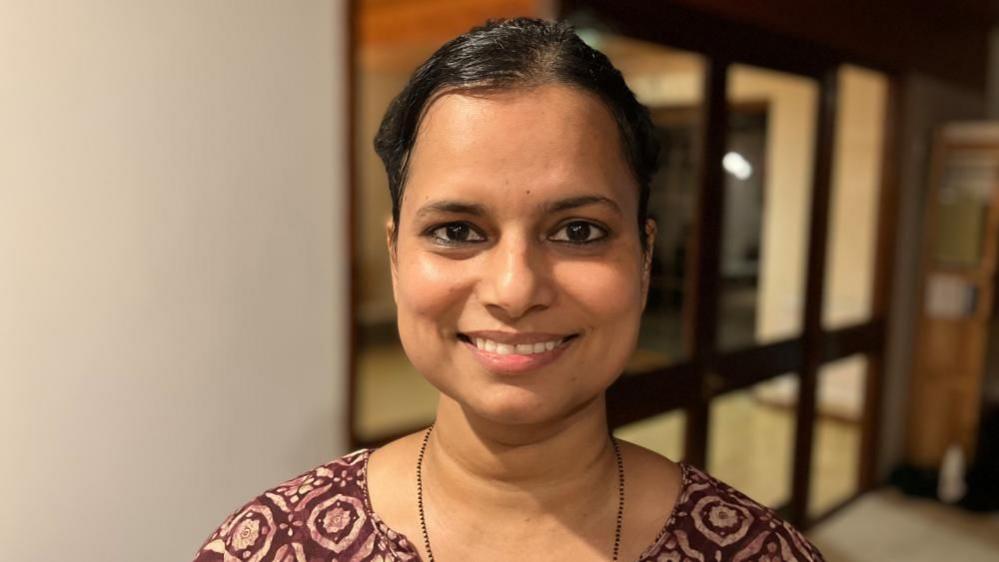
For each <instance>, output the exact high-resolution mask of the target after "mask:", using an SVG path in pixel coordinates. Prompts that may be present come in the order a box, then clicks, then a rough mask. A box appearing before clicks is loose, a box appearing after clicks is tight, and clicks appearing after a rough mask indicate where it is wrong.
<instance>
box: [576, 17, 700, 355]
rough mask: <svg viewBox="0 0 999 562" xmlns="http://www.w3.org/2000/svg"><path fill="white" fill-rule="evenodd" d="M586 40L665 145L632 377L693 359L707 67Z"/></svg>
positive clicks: (601, 36) (635, 45)
mask: <svg viewBox="0 0 999 562" xmlns="http://www.w3.org/2000/svg"><path fill="white" fill-rule="evenodd" d="M581 36H582V37H583V38H584V39H585V40H586V41H587V42H588V43H589V44H590V45H591V46H593V47H594V48H597V49H599V50H601V51H603V52H604V54H606V55H607V57H608V58H610V60H611V62H613V63H614V65H615V66H616V67H617V68H618V69H620V70H621V73H622V74H623V75H624V78H625V80H626V81H627V83H628V86H629V87H630V88H631V89H632V91H634V92H635V95H636V96H637V97H638V99H639V101H641V102H642V103H643V104H645V105H646V106H647V107H648V108H649V110H650V112H651V114H652V119H653V122H654V124H655V127H656V134H657V136H658V139H659V142H660V145H661V152H660V170H659V173H658V174H657V175H656V177H655V179H654V180H653V183H652V189H651V195H650V198H649V216H650V217H652V218H653V219H655V220H656V223H657V225H658V234H657V236H656V244H655V251H654V253H653V259H652V279H651V284H650V287H649V300H648V303H647V305H646V309H645V315H644V316H643V318H642V331H641V335H640V340H639V347H638V350H637V351H636V353H635V356H634V357H633V358H632V361H631V363H630V364H629V366H628V371H629V372H640V371H646V370H649V369H653V368H656V367H661V366H663V365H666V364H670V363H675V362H677V361H678V360H680V359H682V358H683V357H684V356H685V346H686V344H687V342H686V338H687V337H688V335H687V334H685V333H684V332H683V307H684V304H685V291H684V290H685V285H684V284H685V279H686V265H687V261H686V260H687V244H688V241H689V237H690V234H691V233H692V224H693V220H694V211H695V207H694V202H695V196H696V189H697V184H696V171H697V162H698V153H697V146H698V143H699V138H700V134H701V130H700V122H701V120H700V116H701V106H702V104H703V101H704V96H703V92H702V83H703V78H704V72H705V68H706V64H705V61H704V59H703V58H702V57H700V56H698V55H694V54H692V53H687V52H683V51H678V50H675V49H669V48H666V47H663V46H660V45H656V44H652V43H645V42H642V41H637V40H634V39H629V38H625V37H621V36H617V35H613V34H608V33H602V32H598V31H594V30H591V29H586V28H583V29H582V33H581Z"/></svg>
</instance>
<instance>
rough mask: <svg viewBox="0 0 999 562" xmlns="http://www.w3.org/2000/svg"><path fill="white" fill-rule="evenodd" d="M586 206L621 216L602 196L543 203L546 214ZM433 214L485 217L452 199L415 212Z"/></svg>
mask: <svg viewBox="0 0 999 562" xmlns="http://www.w3.org/2000/svg"><path fill="white" fill-rule="evenodd" d="M588 205H604V206H607V207H610V208H611V209H612V210H613V211H614V212H616V213H618V214H621V207H620V206H619V205H618V204H617V203H616V202H615V201H614V200H613V199H611V198H609V197H604V196H603V195H580V196H578V197H568V198H566V199H559V200H557V201H552V202H549V203H545V204H544V206H543V208H544V210H545V211H546V212H548V213H558V212H561V211H568V210H570V209H578V208H579V207H586V206H588ZM434 213H448V214H455V215H472V216H476V217H481V216H485V215H486V207H485V206H484V205H480V204H478V203H468V202H465V201H458V200H453V199H443V200H440V201H434V202H432V203H428V204H426V205H424V206H423V207H420V210H419V211H417V212H416V216H417V217H423V216H426V215H430V214H434Z"/></svg>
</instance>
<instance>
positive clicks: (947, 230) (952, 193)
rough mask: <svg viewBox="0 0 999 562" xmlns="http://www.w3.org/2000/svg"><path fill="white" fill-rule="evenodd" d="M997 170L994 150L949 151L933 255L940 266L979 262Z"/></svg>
mask: <svg viewBox="0 0 999 562" xmlns="http://www.w3.org/2000/svg"><path fill="white" fill-rule="evenodd" d="M997 172H999V169H997V164H996V160H995V158H994V156H993V154H992V153H990V152H985V151H976V150H956V151H951V152H949V153H947V155H946V157H945V160H944V164H943V176H942V177H941V178H940V189H939V190H938V195H937V199H936V205H937V212H936V215H937V227H936V240H935V243H934V251H933V258H934V259H935V260H936V262H937V263H938V264H939V265H943V266H958V267H975V266H977V265H978V262H979V260H980V259H981V255H982V245H983V242H984V235H985V221H986V218H987V217H988V209H989V205H990V203H991V200H992V188H993V186H994V184H995V178H996V177H997V175H999V174H997Z"/></svg>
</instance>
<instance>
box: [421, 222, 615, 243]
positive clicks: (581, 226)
mask: <svg viewBox="0 0 999 562" xmlns="http://www.w3.org/2000/svg"><path fill="white" fill-rule="evenodd" d="M423 236H424V237H426V238H428V239H430V241H431V242H433V243H434V244H439V245H441V246H447V247H460V246H468V245H472V244H481V243H483V242H487V241H488V240H487V238H486V235H485V233H484V232H482V230H480V229H479V228H477V227H476V226H474V225H473V224H471V223H469V222H466V221H454V222H448V223H442V224H437V225H434V226H431V227H430V228H428V229H427V230H425V231H424V233H423ZM609 236H610V229H609V228H607V227H606V226H604V225H601V224H598V223H596V222H593V221H589V220H578V219H577V220H570V221H567V222H564V223H562V224H561V225H559V226H558V228H556V229H555V231H554V232H552V233H551V234H550V235H549V236H547V239H548V240H550V241H552V242H557V243H560V244H567V245H571V246H586V245H588V244H593V243H596V242H601V241H603V240H605V239H606V238H608V237H609Z"/></svg>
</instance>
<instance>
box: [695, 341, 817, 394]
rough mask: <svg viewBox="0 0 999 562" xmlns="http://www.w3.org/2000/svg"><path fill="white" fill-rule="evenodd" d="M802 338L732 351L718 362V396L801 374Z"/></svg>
mask: <svg viewBox="0 0 999 562" xmlns="http://www.w3.org/2000/svg"><path fill="white" fill-rule="evenodd" d="M801 351H802V343H801V338H794V339H790V340H784V341H779V342H775V343H771V344H767V345H761V346H756V347H751V348H748V349H741V350H738V351H730V352H728V353H725V354H722V355H719V356H718V357H717V358H716V360H715V372H716V373H717V374H718V375H719V379H718V380H717V382H716V387H715V389H714V393H713V395H714V396H717V395H719V394H724V393H726V392H732V391H733V390H739V389H741V388H746V387H750V386H753V385H754V384H757V383H760V382H763V381H765V380H767V379H771V378H773V377H776V376H778V375H782V374H784V373H790V372H794V371H797V370H798V369H799V367H800V366H801V361H802V354H801Z"/></svg>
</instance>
